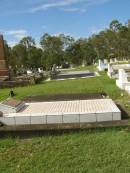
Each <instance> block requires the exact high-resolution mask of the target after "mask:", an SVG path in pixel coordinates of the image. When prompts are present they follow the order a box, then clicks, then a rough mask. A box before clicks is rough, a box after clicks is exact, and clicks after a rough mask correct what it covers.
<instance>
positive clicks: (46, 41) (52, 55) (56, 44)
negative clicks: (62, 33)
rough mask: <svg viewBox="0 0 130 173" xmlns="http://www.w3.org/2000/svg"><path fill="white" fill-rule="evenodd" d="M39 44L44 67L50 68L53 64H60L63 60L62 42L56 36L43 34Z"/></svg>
mask: <svg viewBox="0 0 130 173" xmlns="http://www.w3.org/2000/svg"><path fill="white" fill-rule="evenodd" d="M40 44H41V46H42V48H43V52H44V59H45V63H46V69H50V68H51V67H52V66H53V64H56V65H61V64H62V62H63V42H62V40H61V38H60V37H58V36H51V35H49V34H47V33H46V34H44V35H43V36H42V37H41V41H40Z"/></svg>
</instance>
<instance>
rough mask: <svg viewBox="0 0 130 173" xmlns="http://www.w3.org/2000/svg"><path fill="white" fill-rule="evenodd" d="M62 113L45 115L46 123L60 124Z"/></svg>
mask: <svg viewBox="0 0 130 173" xmlns="http://www.w3.org/2000/svg"><path fill="white" fill-rule="evenodd" d="M62 118H63V117H62V115H47V124H61V123H62Z"/></svg>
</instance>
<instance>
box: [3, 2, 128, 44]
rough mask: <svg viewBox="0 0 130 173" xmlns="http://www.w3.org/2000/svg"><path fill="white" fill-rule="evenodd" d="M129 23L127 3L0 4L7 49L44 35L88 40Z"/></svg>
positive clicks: (37, 39) (37, 40)
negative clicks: (112, 24)
mask: <svg viewBox="0 0 130 173" xmlns="http://www.w3.org/2000/svg"><path fill="white" fill-rule="evenodd" d="M113 19H117V20H119V21H120V22H122V23H126V22H127V20H128V19H130V0H0V33H2V34H3V35H4V39H5V40H7V42H8V44H9V45H10V46H14V45H15V44H17V43H18V42H19V40H20V39H22V38H23V37H25V36H32V37H33V38H34V39H35V40H36V43H37V45H38V42H39V39H40V37H41V36H42V35H43V34H44V33H49V34H51V35H58V34H59V33H64V34H66V35H71V36H73V37H75V38H76V39H77V38H80V37H89V36H91V35H92V34H95V33H98V32H100V31H101V30H103V29H105V28H108V27H109V24H110V22H111V21H112V20H113Z"/></svg>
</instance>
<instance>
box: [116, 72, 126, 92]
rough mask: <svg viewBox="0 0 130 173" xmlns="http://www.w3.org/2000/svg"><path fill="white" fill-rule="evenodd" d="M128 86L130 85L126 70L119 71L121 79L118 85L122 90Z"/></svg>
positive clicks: (117, 82)
mask: <svg viewBox="0 0 130 173" xmlns="http://www.w3.org/2000/svg"><path fill="white" fill-rule="evenodd" d="M127 84H128V80H127V74H126V73H125V70H124V69H119V79H118V80H116V85H117V86H118V87H119V88H120V89H125V87H126V85H127Z"/></svg>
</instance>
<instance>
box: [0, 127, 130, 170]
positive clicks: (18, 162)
mask: <svg viewBox="0 0 130 173" xmlns="http://www.w3.org/2000/svg"><path fill="white" fill-rule="evenodd" d="M129 144H130V132H129V130H128V129H127V128H117V129H116V128H115V129H106V130H105V129H100V130H83V131H79V132H71V133H68V134H62V135H50V136H43V137H36V138H30V139H18V138H16V139H11V138H6V139H1V140H0V172H1V173H48V172H49V173H86V172H87V173H108V172H111V173H129V172H130V147H129Z"/></svg>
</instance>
